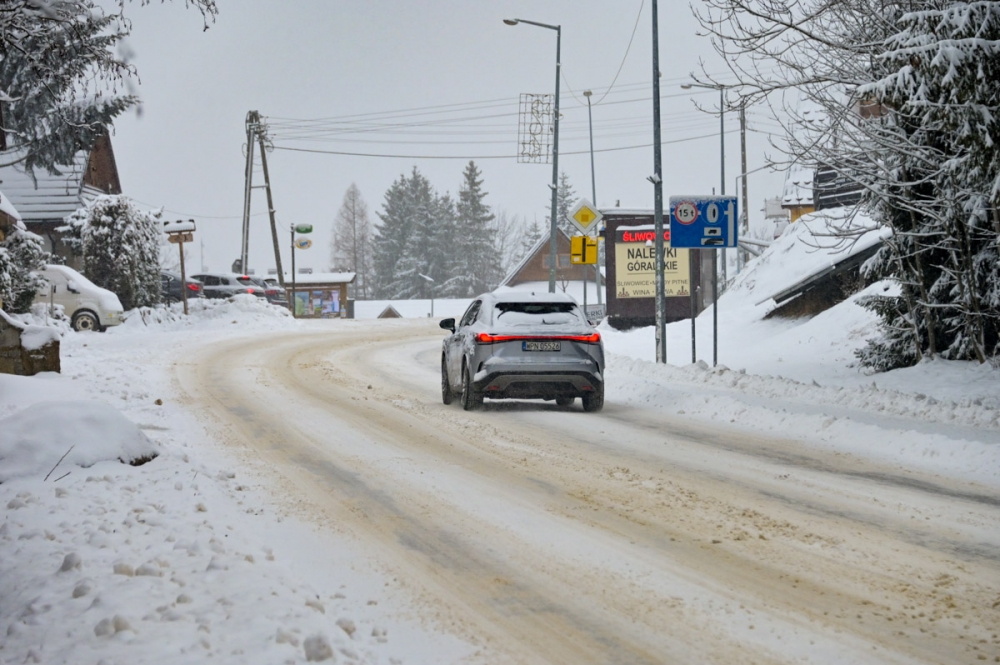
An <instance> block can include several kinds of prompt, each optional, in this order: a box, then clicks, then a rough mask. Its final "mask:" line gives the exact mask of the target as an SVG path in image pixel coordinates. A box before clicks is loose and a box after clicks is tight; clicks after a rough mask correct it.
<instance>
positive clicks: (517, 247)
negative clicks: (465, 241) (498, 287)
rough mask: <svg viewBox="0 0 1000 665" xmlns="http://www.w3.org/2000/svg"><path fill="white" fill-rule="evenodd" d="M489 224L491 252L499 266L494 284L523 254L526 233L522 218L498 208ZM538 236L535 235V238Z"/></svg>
mask: <svg viewBox="0 0 1000 665" xmlns="http://www.w3.org/2000/svg"><path fill="white" fill-rule="evenodd" d="M491 226H492V227H493V252H494V253H495V254H496V256H497V260H498V262H499V266H498V267H499V268H500V272H499V275H500V276H499V278H498V279H497V280H496V284H499V283H500V282H501V281H502V280H503V278H504V277H506V276H507V273H509V272H510V271H511V270H512V269H513V268H514V266H515V265H517V263H518V261H520V260H521V257H523V256H524V242H525V241H526V240H527V234H526V229H525V224H524V220H523V219H522V218H521V217H518V216H517V215H511V214H510V213H508V212H507V211H506V210H504V209H500V208H498V209H496V210H494V212H493V221H492V222H491ZM540 234H541V231H540V230H539V235H540ZM538 237H539V236H535V240H537V239H538ZM529 247H530V245H529Z"/></svg>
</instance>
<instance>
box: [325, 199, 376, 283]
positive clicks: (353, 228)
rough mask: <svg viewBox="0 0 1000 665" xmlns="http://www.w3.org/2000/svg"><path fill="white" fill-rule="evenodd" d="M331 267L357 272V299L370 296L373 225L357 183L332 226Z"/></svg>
mask: <svg viewBox="0 0 1000 665" xmlns="http://www.w3.org/2000/svg"><path fill="white" fill-rule="evenodd" d="M330 262H331V263H330V264H331V265H332V266H334V267H337V268H338V269H339V268H345V269H348V270H352V271H354V272H355V273H356V277H355V281H354V294H355V297H357V298H359V299H361V300H367V299H368V298H369V297H370V281H371V273H372V226H371V222H370V221H369V219H368V204H367V203H365V200H364V198H363V197H362V196H361V190H360V189H358V186H357V185H355V184H354V183H351V186H350V187H348V188H347V191H346V192H344V200H343V202H342V203H341V204H340V210H338V211H337V217H336V219H335V220H334V223H333V237H332V238H331V240H330Z"/></svg>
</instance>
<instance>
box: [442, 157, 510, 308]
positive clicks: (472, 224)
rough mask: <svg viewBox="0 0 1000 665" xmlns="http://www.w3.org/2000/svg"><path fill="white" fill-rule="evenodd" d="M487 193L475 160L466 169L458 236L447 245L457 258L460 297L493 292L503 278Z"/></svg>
mask: <svg viewBox="0 0 1000 665" xmlns="http://www.w3.org/2000/svg"><path fill="white" fill-rule="evenodd" d="M486 195H487V192H484V191H483V178H482V174H481V173H480V171H479V168H478V167H477V166H476V163H475V162H472V161H470V162H469V163H468V165H466V167H465V170H464V171H463V172H462V185H461V187H459V190H458V202H457V203H456V206H455V213H456V214H455V225H456V228H455V236H454V238H453V239H452V240H451V241H450V242H448V244H447V246H448V247H449V249H450V251H451V252H453V253H454V256H455V258H456V259H457V265H456V266H455V275H454V278H455V282H456V284H455V287H454V289H453V291H454V293H455V296H456V297H470V296H476V295H478V294H480V293H483V292H485V291H489V290H491V289H493V288H495V287H496V286H497V284H499V282H500V280H501V279H502V278H503V274H501V268H500V257H499V255H498V254H497V252H496V247H495V237H494V236H495V233H496V231H495V229H494V227H493V224H492V222H493V212H492V211H491V210H490V208H489V207H488V206H487V205H486V203H485V199H486Z"/></svg>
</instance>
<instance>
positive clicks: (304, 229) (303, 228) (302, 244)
mask: <svg viewBox="0 0 1000 665" xmlns="http://www.w3.org/2000/svg"><path fill="white" fill-rule="evenodd" d="M289 230H290V231H291V235H292V297H291V298H289V300H288V304H289V305H290V306H291V308H292V318H293V319H294V318H295V314H296V312H295V300H296V296H295V248H296V247H299V249H309V248H310V247H312V241H311V240H309V239H308V238H301V239H299V240H298V241H296V240H295V234H296V233H312V230H313V227H312V224H298V225H296V224H290V225H289Z"/></svg>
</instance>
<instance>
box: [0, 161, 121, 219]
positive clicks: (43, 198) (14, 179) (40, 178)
mask: <svg viewBox="0 0 1000 665" xmlns="http://www.w3.org/2000/svg"><path fill="white" fill-rule="evenodd" d="M87 155H88V153H87V152H85V151H80V152H78V153H76V156H75V157H74V158H73V163H72V164H70V165H68V166H60V167H59V168H60V169H61V171H62V173H61V174H60V175H52V174H51V173H49V172H48V171H46V170H45V169H36V170H35V180H36V181H37V183H36V182H35V181H33V180H32V179H31V176H30V175H28V174H27V173H25V172H24V170H23V169H21V168H20V167H18V166H17V165H13V166H3V167H0V182H2V183H3V191H4V192H5V193H6V194H7V196H9V197H10V200H11V202H12V203H13V204H14V205H15V206H17V209H18V211H19V212H20V213H21V219H22V220H24V221H25V222H62V221H63V219H65V218H66V216H68V215H70V214H71V213H73V212H75V211H76V210H77V209H78V208H81V207H83V206H84V204H86V203H87V202H88V201H90V200H92V199H93V198H95V197H97V196H100V195H101V194H103V193H104V192H102V191H101V190H99V189H97V188H96V187H91V186H89V185H86V186H85V185H84V184H83V177H84V174H85V172H86V169H87ZM15 159H17V156H16V155H15V154H14V153H11V152H7V153H4V155H3V156H2V157H0V160H2V161H3V162H10V161H13V160H15Z"/></svg>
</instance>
